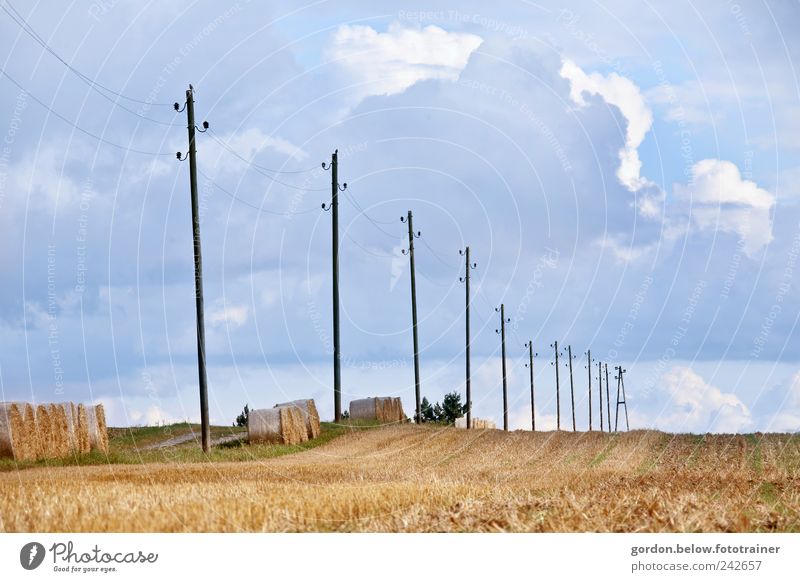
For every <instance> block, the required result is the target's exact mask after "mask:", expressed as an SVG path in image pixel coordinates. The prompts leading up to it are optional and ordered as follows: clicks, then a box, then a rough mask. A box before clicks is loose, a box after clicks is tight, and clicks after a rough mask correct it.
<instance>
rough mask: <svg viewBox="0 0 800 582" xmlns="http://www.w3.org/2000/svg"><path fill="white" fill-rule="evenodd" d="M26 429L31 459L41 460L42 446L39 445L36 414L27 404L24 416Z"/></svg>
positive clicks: (27, 445) (25, 434)
mask: <svg viewBox="0 0 800 582" xmlns="http://www.w3.org/2000/svg"><path fill="white" fill-rule="evenodd" d="M23 419H24V424H25V429H24V431H23V432H24V438H25V447H26V449H27V451H28V454H29V455H30V458H31V459H40V458H41V456H40V453H41V451H42V445H41V444H40V443H39V440H40V438H39V430H38V429H37V428H36V412H35V411H34V408H33V406H32V405H30V404H28V403H27V402H26V403H25V413H24V415H23Z"/></svg>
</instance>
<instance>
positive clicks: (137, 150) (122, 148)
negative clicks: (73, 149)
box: [0, 68, 175, 156]
mask: <svg viewBox="0 0 800 582" xmlns="http://www.w3.org/2000/svg"><path fill="white" fill-rule="evenodd" d="M0 74H2V75H3V76H4V77H5V78H6V79H8V80H9V81H11V82H12V83H13V84H14V85H16V87H17V88H18V89H19V90H20V91H22V92H23V93H25V94H26V95H28V96H29V97H30V98H31V99H33V100H34V101H36V102H37V103H38V104H39V105H41V106H42V107H44V108H45V109H47V110H48V111H49V112H50V113H52V114H53V115H55V116H56V117H58V118H59V119H60V120H61V121H63V122H64V123H66V124H68V125H71V126H72V127H74V128H75V129H77V130H78V131H80V132H81V133H83V134H86V135H88V136H89V137H91V138H94V139H96V140H97V141H99V142H101V143H104V144H106V145H109V146H111V147H114V148H117V149H119V150H122V151H126V152H133V153H135V154H143V155H147V156H174V155H175V153H174V152H148V151H145V150H139V149H135V148H129V147H127V146H123V145H120V144H118V143H114V142H113V141H109V140H107V139H105V138H103V137H100V136H99V135H97V134H95V133H92V132H91V131H89V130H86V129H83V128H82V127H81V126H80V125H78V124H76V123H75V122H74V121H70V120H69V119H67V118H66V117H64V116H63V115H61V114H60V113H58V112H57V111H55V110H54V109H52V108H51V107H50V106H49V105H47V104H46V103H45V102H44V101H42V100H41V99H39V98H38V97H36V95H34V94H33V93H31V92H30V91H28V90H27V89H26V88H25V87H23V86H22V85H21V84H20V83H18V82H17V81H16V79H14V77H12V76H11V75H9V74H8V73H7V72H6V71H5V70H3V69H1V68H0Z"/></svg>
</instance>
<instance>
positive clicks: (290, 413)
mask: <svg viewBox="0 0 800 582" xmlns="http://www.w3.org/2000/svg"><path fill="white" fill-rule="evenodd" d="M247 436H248V440H249V441H250V443H253V444H255V443H280V444H285V445H296V444H299V443H302V442H304V441H307V440H308V430H307V429H306V422H305V419H304V418H303V413H302V412H301V411H300V409H299V408H298V407H297V406H278V407H275V408H265V409H259V410H251V411H250V413H249V414H248V415H247Z"/></svg>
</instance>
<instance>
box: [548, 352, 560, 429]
mask: <svg viewBox="0 0 800 582" xmlns="http://www.w3.org/2000/svg"><path fill="white" fill-rule="evenodd" d="M550 347H551V348H553V350H554V351H555V353H556V363H555V366H556V430H561V386H560V383H559V381H558V342H557V341H556V342H553V343H552V344H550ZM551 364H552V362H551Z"/></svg>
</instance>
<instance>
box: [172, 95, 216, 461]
mask: <svg viewBox="0 0 800 582" xmlns="http://www.w3.org/2000/svg"><path fill="white" fill-rule="evenodd" d="M184 109H186V118H187V128H188V130H189V189H190V192H191V199H192V239H193V241H194V297H195V311H196V320H197V376H198V383H199V385H200V425H201V443H202V446H203V452H204V453H207V452H208V451H209V449H210V447H211V427H210V425H209V420H208V383H207V377H206V333H205V316H204V313H203V253H202V251H201V248H200V210H199V206H198V202H197V147H196V146H195V130H197V131H199V132H201V133H203V132H205V131H206V130H207V129H208V122H207V121H204V122H203V129H197V128H196V127H195V124H194V88H193V87H192V86H191V85H189V88H188V89H187V90H186V104H185V105H184ZM175 111H177V112H178V113H180V112H181V111H182V110H181V108H180V105H179V104H178V103H175ZM177 158H178V159H179V160H181V159H186V158H181V152H178V155H177Z"/></svg>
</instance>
